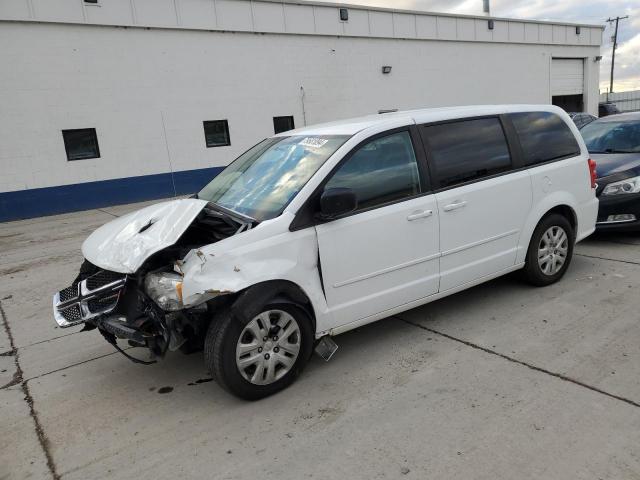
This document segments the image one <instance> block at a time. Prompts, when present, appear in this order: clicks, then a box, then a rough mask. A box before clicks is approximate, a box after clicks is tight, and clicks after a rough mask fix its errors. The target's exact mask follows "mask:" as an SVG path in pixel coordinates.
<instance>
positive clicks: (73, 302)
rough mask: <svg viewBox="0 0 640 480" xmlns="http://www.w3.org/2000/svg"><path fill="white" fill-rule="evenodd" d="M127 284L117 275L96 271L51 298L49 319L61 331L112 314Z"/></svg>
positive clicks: (122, 276)
mask: <svg viewBox="0 0 640 480" xmlns="http://www.w3.org/2000/svg"><path fill="white" fill-rule="evenodd" d="M126 282H127V276H126V275H124V274H121V273H115V272H109V271H107V270H100V271H98V272H97V273H95V274H93V275H91V276H89V277H87V278H85V279H84V280H82V281H80V282H77V283H74V284H73V285H71V286H69V287H67V288H65V289H64V290H60V291H59V292H58V293H56V294H55V295H54V296H53V316H54V318H55V319H56V323H57V324H58V325H59V326H60V327H62V328H67V327H72V326H74V325H78V324H80V323H84V322H86V321H87V320H91V319H93V318H96V317H99V316H101V315H106V314H108V313H110V312H112V311H113V310H114V309H115V308H116V305H117V304H118V299H119V298H120V294H121V292H122V290H123V288H124V286H125V283H126Z"/></svg>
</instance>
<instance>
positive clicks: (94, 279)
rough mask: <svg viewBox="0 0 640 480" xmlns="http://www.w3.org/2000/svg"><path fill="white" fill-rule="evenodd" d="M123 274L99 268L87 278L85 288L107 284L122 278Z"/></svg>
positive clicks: (92, 288) (94, 288)
mask: <svg viewBox="0 0 640 480" xmlns="http://www.w3.org/2000/svg"><path fill="white" fill-rule="evenodd" d="M124 277H125V275H123V274H121V273H116V272H110V271H108V270H100V271H99V272H98V273H96V274H95V275H91V276H90V277H89V278H87V288H88V289H89V290H96V289H98V288H100V287H104V286H105V285H109V284H111V283H113V282H117V281H118V280H122V279H123V278H124Z"/></svg>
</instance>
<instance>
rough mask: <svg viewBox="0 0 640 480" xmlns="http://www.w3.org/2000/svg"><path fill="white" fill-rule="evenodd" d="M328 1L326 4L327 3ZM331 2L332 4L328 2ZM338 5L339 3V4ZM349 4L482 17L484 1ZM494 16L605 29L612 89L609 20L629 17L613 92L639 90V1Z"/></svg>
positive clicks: (528, 7)
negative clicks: (559, 22)
mask: <svg viewBox="0 0 640 480" xmlns="http://www.w3.org/2000/svg"><path fill="white" fill-rule="evenodd" d="M325 1H327V0H325ZM328 1H332V0H328ZM336 2H338V3H339V1H338V0H336ZM345 2H346V3H351V4H358V5H366V6H376V7H387V8H398V9H410V10H421V11H429V12H446V13H458V14H470V15H480V14H482V0H345ZM491 14H492V15H494V16H496V17H507V18H523V19H535V20H555V21H564V22H575V23H590V24H596V25H606V29H605V32H604V36H603V46H602V56H603V59H602V62H600V80H601V82H600V88H601V90H602V91H603V92H604V91H605V89H608V88H609V72H610V69H611V40H610V39H611V35H613V28H612V26H611V25H609V24H607V22H606V20H607V19H608V18H609V17H612V16H613V17H615V16H617V15H618V16H621V17H622V16H625V15H628V16H629V19H627V20H622V21H621V22H620V28H619V31H618V48H617V50H616V68H615V82H614V91H626V90H640V6H639V5H638V0H491Z"/></svg>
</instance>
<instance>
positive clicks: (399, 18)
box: [393, 13, 416, 38]
mask: <svg viewBox="0 0 640 480" xmlns="http://www.w3.org/2000/svg"><path fill="white" fill-rule="evenodd" d="M393 33H394V36H395V37H396V38H415V37H416V16H415V15H408V14H404V13H394V14H393Z"/></svg>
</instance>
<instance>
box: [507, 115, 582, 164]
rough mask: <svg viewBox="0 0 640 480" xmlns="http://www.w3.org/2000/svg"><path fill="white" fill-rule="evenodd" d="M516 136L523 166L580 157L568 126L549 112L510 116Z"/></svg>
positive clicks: (578, 149) (578, 147) (578, 148)
mask: <svg viewBox="0 0 640 480" xmlns="http://www.w3.org/2000/svg"><path fill="white" fill-rule="evenodd" d="M510 117H511V120H512V121H513V125H514V127H515V129H516V132H517V133H518V138H519V139H520V145H521V146H522V152H523V154H524V163H525V164H526V165H536V164H538V163H545V162H550V161H552V160H559V159H561V158H567V157H574V156H576V155H580V146H579V145H578V142H577V141H576V139H575V137H574V136H573V132H572V131H571V129H570V128H569V126H568V125H567V124H566V123H565V122H564V120H562V119H561V118H560V117H559V116H558V115H556V114H555V113H551V112H521V113H512V114H511V115H510Z"/></svg>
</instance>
